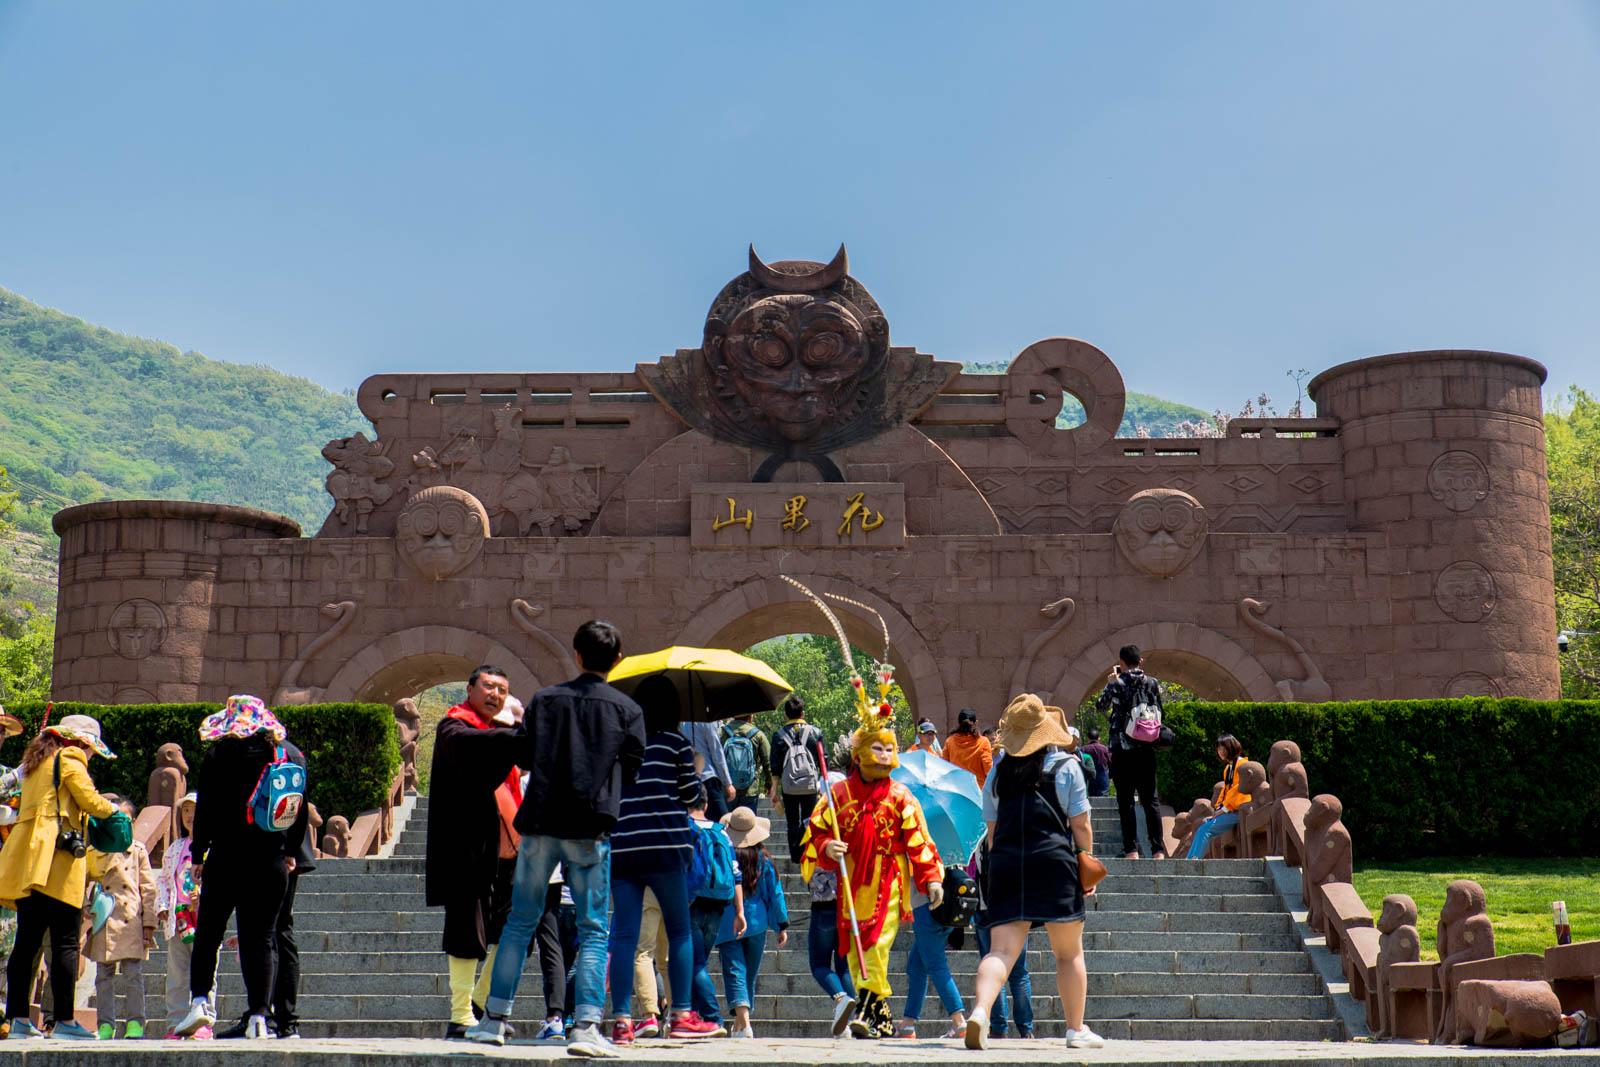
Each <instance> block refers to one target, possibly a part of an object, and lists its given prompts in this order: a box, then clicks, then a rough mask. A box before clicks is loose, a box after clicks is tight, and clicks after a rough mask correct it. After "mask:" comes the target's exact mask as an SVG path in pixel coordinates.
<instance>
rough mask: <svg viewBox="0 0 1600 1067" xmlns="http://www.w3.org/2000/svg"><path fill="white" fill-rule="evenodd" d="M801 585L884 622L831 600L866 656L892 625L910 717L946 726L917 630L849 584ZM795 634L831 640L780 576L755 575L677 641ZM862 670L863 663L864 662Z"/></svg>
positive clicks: (936, 681)
mask: <svg viewBox="0 0 1600 1067" xmlns="http://www.w3.org/2000/svg"><path fill="white" fill-rule="evenodd" d="M805 582H806V585H807V586H809V587H810V588H811V589H812V590H813V591H814V592H817V593H819V594H826V593H835V594H838V595H841V596H844V597H848V598H849V599H851V600H854V601H857V602H859V603H862V604H866V605H868V606H869V607H871V608H872V609H873V610H874V611H876V612H877V613H878V616H881V618H882V622H881V623H880V621H879V618H878V617H875V616H874V615H872V614H871V613H869V612H867V611H863V610H862V609H861V608H859V607H856V606H853V605H851V604H847V603H843V602H840V601H835V600H831V599H830V600H829V601H828V606H829V607H830V608H831V609H832V610H833V612H834V614H835V615H836V616H838V619H839V623H840V625H841V626H842V627H843V628H844V632H845V638H846V639H847V640H848V641H849V642H850V644H851V645H853V646H855V647H857V648H860V649H863V650H865V651H866V653H867V654H868V655H869V656H871V657H877V656H879V655H881V654H882V649H883V628H884V627H885V626H887V627H888V630H889V662H890V663H891V664H893V665H894V668H895V681H896V682H897V683H898V684H899V685H900V687H901V688H902V689H903V690H904V691H905V694H906V700H907V703H908V704H909V707H910V713H911V715H912V717H913V719H915V718H918V717H924V716H925V717H927V718H929V719H932V720H933V721H934V722H935V723H936V724H938V725H939V727H940V730H941V732H942V731H944V730H945V729H948V728H949V726H950V725H952V724H951V722H950V719H951V718H952V715H951V712H950V710H949V705H948V702H947V700H946V697H945V692H944V681H943V678H942V676H941V675H940V673H939V668H938V662H937V661H936V660H935V659H934V657H933V653H932V652H931V651H930V650H929V648H928V646H927V643H926V642H925V641H924V640H923V639H922V635H921V634H920V633H918V632H917V630H916V628H915V627H914V626H912V624H911V622H910V620H909V619H907V618H906V617H905V616H904V615H902V614H901V613H900V612H899V610H898V609H896V608H895V607H894V606H893V605H892V604H889V603H888V602H887V601H884V600H882V599H880V598H878V597H876V596H874V595H872V594H871V593H867V592H864V591H863V590H861V589H859V588H858V587H856V586H854V585H851V584H849V583H847V582H842V581H838V580H836V579H833V578H825V577H820V576H817V575H808V576H806V578H805ZM792 634H820V635H822V636H823V637H826V638H829V639H833V640H836V638H835V637H834V634H833V633H832V628H831V627H830V626H829V624H828V621H827V620H826V619H825V618H824V617H823V615H822V613H821V612H820V611H818V610H817V607H816V605H814V604H813V603H811V601H809V600H807V599H806V598H805V597H804V596H803V595H801V593H800V592H799V591H798V590H796V589H795V588H794V587H792V586H790V585H789V584H788V583H787V582H784V581H782V580H781V579H778V578H763V579H754V580H752V581H749V582H746V583H745V584H743V585H741V586H739V587H738V588H736V589H733V590H730V591H729V592H727V593H724V594H723V595H722V596H721V597H719V598H717V599H716V600H715V601H713V602H712V603H711V604H710V605H709V606H708V607H706V608H705V609H704V610H702V611H700V612H698V613H696V615H695V618H694V619H693V620H691V621H690V622H689V624H688V625H687V626H685V627H684V628H683V630H682V631H681V632H680V634H679V636H678V638H677V640H676V641H675V642H674V643H675V644H680V645H698V646H701V647H708V648H732V649H748V648H751V647H754V646H756V645H759V644H760V643H761V642H763V641H767V640H770V639H773V638H778V637H785V636H787V635H792ZM862 669H863V672H864V671H865V670H866V664H862Z"/></svg>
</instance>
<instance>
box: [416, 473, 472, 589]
mask: <svg viewBox="0 0 1600 1067" xmlns="http://www.w3.org/2000/svg"><path fill="white" fill-rule="evenodd" d="M488 536H489V515H488V513H487V512H486V511H484V509H483V505H482V504H480V503H479V502H478V498H477V497H475V496H473V495H472V494H471V493H468V492H466V491H465V490H462V489H457V488H456V487H454V486H450V485H436V486H433V487H432V488H430V489H424V490H422V491H421V492H418V493H416V494H414V495H413V496H412V497H411V499H410V500H408V501H406V506H405V508H404V509H402V510H401V512H400V517H399V518H398V519H397V520H396V521H395V541H396V543H397V547H398V548H399V551H400V555H401V556H402V557H404V558H405V560H406V561H407V562H408V563H410V564H411V565H412V566H413V567H415V568H416V569H417V571H418V572H419V573H420V574H421V575H422V576H423V577H424V578H428V579H430V580H431V581H438V580H439V579H441V578H447V577H449V576H450V575H452V574H454V573H456V572H457V571H459V570H461V569H462V568H463V567H465V566H466V565H467V564H469V563H471V562H472V561H473V560H474V559H476V558H477V557H478V553H479V552H481V551H483V542H484V541H485V539H487V538H488Z"/></svg>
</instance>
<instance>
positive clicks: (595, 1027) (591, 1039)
mask: <svg viewBox="0 0 1600 1067" xmlns="http://www.w3.org/2000/svg"><path fill="white" fill-rule="evenodd" d="M479 1025H482V1024H479ZM567 1055H568V1056H579V1057H582V1058H583V1059H588V1060H614V1059H616V1058H617V1057H618V1056H620V1055H621V1053H619V1052H618V1051H617V1046H615V1045H613V1044H612V1043H611V1041H610V1039H609V1038H607V1037H606V1036H605V1035H604V1034H602V1033H601V1032H600V1026H599V1024H598V1023H580V1024H578V1025H576V1026H574V1027H573V1028H572V1029H571V1030H568V1031H567Z"/></svg>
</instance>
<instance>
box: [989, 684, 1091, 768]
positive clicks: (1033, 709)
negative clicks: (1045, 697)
mask: <svg viewBox="0 0 1600 1067" xmlns="http://www.w3.org/2000/svg"><path fill="white" fill-rule="evenodd" d="M995 733H996V735H997V737H998V740H999V742H1000V747H1001V748H1004V749H1005V750H1006V754H1007V755H1011V756H1029V755H1032V754H1033V753H1035V752H1037V751H1039V750H1040V749H1041V748H1045V747H1047V746H1049V745H1055V746H1057V747H1059V748H1071V747H1073V745H1074V744H1076V742H1075V741H1074V740H1073V738H1072V735H1071V734H1070V733H1068V732H1067V718H1066V715H1065V713H1063V712H1062V710H1061V709H1060V708H1056V707H1051V706H1050V705H1048V704H1046V703H1045V702H1044V701H1042V700H1040V699H1039V698H1038V697H1037V696H1036V695H1034V694H1033V693H1023V694H1022V695H1020V696H1018V697H1016V698H1015V699H1013V700H1012V701H1011V703H1010V704H1008V705H1007V706H1006V710H1005V714H1003V715H1001V716H1000V727H999V729H997V730H996V731H995Z"/></svg>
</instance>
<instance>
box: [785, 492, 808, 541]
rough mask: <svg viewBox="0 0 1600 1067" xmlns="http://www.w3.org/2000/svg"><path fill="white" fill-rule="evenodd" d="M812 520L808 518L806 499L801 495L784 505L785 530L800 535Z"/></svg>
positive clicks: (790, 499) (793, 497)
mask: <svg viewBox="0 0 1600 1067" xmlns="http://www.w3.org/2000/svg"><path fill="white" fill-rule="evenodd" d="M810 525H811V520H810V519H808V518H806V498H805V497H804V496H801V495H796V496H792V497H790V498H789V499H788V501H787V502H786V503H785V504H784V505H783V528H784V529H785V530H793V531H794V532H795V533H799V532H800V531H801V530H804V529H805V528H806V527H807V526H810Z"/></svg>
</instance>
